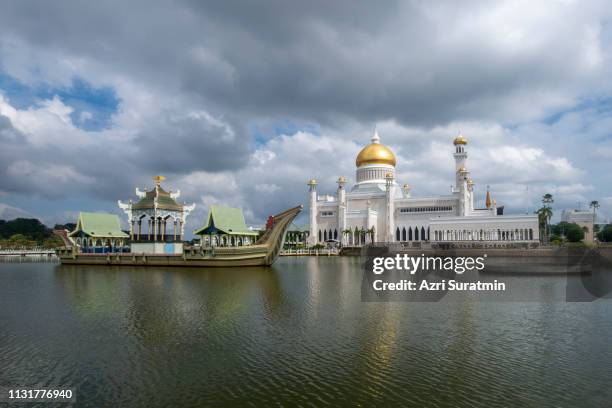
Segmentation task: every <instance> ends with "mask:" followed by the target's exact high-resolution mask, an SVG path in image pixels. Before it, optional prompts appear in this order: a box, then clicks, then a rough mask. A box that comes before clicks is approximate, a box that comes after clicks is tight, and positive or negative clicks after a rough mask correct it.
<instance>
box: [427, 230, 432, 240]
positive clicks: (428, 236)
mask: <svg viewBox="0 0 612 408" xmlns="http://www.w3.org/2000/svg"><path fill="white" fill-rule="evenodd" d="M430 233H431V230H430V229H429V227H427V240H428V241H429V240H431V238H430Z"/></svg>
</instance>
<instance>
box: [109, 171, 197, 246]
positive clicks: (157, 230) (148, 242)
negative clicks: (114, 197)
mask: <svg viewBox="0 0 612 408" xmlns="http://www.w3.org/2000/svg"><path fill="white" fill-rule="evenodd" d="M153 180H154V181H155V187H153V188H152V189H151V190H145V191H141V190H140V189H138V188H136V196H138V198H139V200H138V201H137V202H135V203H133V202H132V200H130V201H129V202H127V203H123V202H121V201H119V202H118V203H119V208H121V209H122V210H123V211H124V212H125V213H126V214H127V217H128V225H129V227H130V240H131V242H132V244H131V252H132V253H153V254H173V253H174V254H180V253H183V236H184V235H185V220H186V218H187V216H188V215H189V213H190V212H191V211H193V209H194V208H195V204H191V205H187V204H180V203H178V202H177V201H176V199H177V198H178V197H179V196H180V194H181V192H180V190H178V191H176V192H172V191H171V190H169V191H166V190H164V189H163V188H162V186H161V182H162V181H164V180H165V177H164V176H155V177H153Z"/></svg>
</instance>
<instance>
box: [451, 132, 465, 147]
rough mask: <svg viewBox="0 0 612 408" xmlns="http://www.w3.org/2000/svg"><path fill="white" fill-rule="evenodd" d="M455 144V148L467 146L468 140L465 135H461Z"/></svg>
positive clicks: (454, 141)
mask: <svg viewBox="0 0 612 408" xmlns="http://www.w3.org/2000/svg"><path fill="white" fill-rule="evenodd" d="M453 144H454V145H455V146H457V145H466V144H467V139H466V138H465V137H463V135H462V134H461V133H459V136H457V137H456V138H455V140H453Z"/></svg>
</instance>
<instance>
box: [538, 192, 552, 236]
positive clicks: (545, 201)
mask: <svg viewBox="0 0 612 408" xmlns="http://www.w3.org/2000/svg"><path fill="white" fill-rule="evenodd" d="M554 202H555V200H554V199H553V196H552V194H550V193H546V194H544V195H543V196H542V208H540V209H539V210H538V214H539V215H540V217H542V218H543V221H544V237H545V239H546V240H547V241H548V235H549V224H550V219H551V218H552V215H553V212H552V208H551V206H550V205H551V204H552V203H554Z"/></svg>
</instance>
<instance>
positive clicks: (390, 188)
mask: <svg viewBox="0 0 612 408" xmlns="http://www.w3.org/2000/svg"><path fill="white" fill-rule="evenodd" d="M385 182H386V183H385V186H386V192H387V196H386V201H387V214H386V216H387V219H386V222H385V228H386V231H385V241H386V242H393V241H394V238H395V237H394V235H393V232H394V231H393V230H394V229H395V219H394V216H395V214H394V213H395V203H394V202H393V197H394V196H395V194H393V193H394V190H395V183H394V182H393V173H390V172H389V173H387V174H386V175H385Z"/></svg>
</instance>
